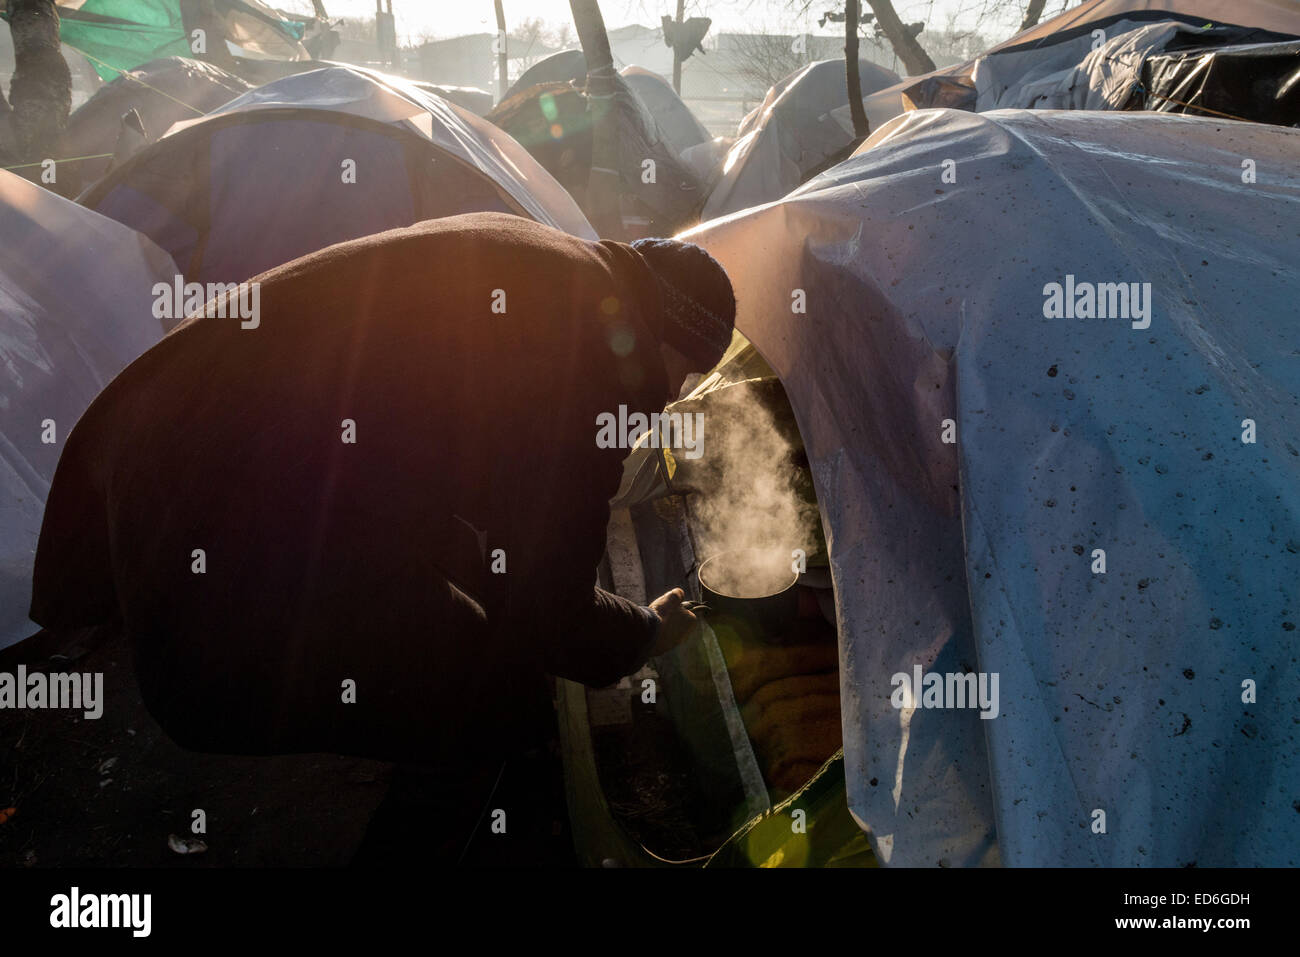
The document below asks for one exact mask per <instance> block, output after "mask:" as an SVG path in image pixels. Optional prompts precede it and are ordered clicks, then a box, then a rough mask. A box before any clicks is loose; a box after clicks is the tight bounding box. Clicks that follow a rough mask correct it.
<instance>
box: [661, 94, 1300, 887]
mask: <svg viewBox="0 0 1300 957" xmlns="http://www.w3.org/2000/svg"><path fill="white" fill-rule="evenodd" d="M1297 156H1300V132H1297V131H1292V130H1287V129H1283V128H1280V127H1271V126H1260V125H1254V124H1244V123H1228V124H1225V123H1224V122H1222V121H1215V120H1208V119H1195V118H1190V117H1179V116H1166V115H1163V114H1131V113H1093V112H1050V111H999V112H993V113H985V114H973V113H966V112H960V111H952V110H925V111H919V112H914V113H909V114H907V115H905V116H902V117H899V118H898V119H896V120H895V121H893V122H891V123H889V124H888V125H887V126H885V127H883V128H882V129H880V130H878V131H877V132H876V133H875V134H874V135H873V136H872V137H871V138H870V139H869V140H868V142H867V143H866V144H864V146H863V147H862V148H861V149H860V150H859V151H858V153H857V154H856V155H855V157H854V158H852V159H851V160H849V161H846V162H844V163H842V164H840V165H839V166H837V167H835V168H833V169H832V170H830V171H828V172H827V173H826V174H825V175H823V176H822V177H819V178H817V179H815V180H813V181H812V182H810V183H808V184H807V185H806V186H805V187H803V188H801V189H800V190H798V191H796V192H795V193H794V194H792V195H791V196H789V197H787V198H786V199H785V200H783V201H782V202H779V203H775V204H772V205H768V206H764V207H760V208H757V209H753V210H749V211H747V212H744V213H741V214H738V215H736V216H732V217H729V218H726V219H723V220H719V221H716V222H714V223H709V224H706V225H705V226H702V227H700V228H699V229H697V230H695V231H692V232H691V233H688V234H687V236H686V238H689V239H691V240H693V241H695V242H698V243H700V244H702V245H703V246H705V247H706V248H708V249H709V250H710V251H711V252H712V253H713V254H714V255H715V256H717V257H719V259H720V260H721V261H722V263H723V264H724V265H725V266H726V268H727V270H728V272H729V273H730V274H731V277H732V280H733V282H734V284H735V286H736V291H737V297H736V298H737V302H738V308H739V313H738V318H737V324H738V327H739V328H740V330H741V331H742V332H743V333H744V334H745V335H747V336H748V337H749V338H750V339H751V340H752V342H753V343H754V345H755V346H756V347H757V348H758V349H759V350H760V351H761V352H762V354H763V355H764V357H765V358H766V359H767V360H768V361H769V362H770V363H771V365H772V366H773V368H774V369H775V370H776V371H777V372H778V374H779V375H780V376H781V378H782V380H783V382H784V384H785V386H786V390H787V393H788V396H789V398H790V402H791V405H792V407H793V409H794V411H795V414H796V417H797V419H798V422H799V425H800V428H801V431H802V433H803V437H804V440H805V446H806V449H807V452H808V456H809V460H810V462H811V464H812V468H813V474H814V479H815V483H816V488H817V494H818V498H819V501H820V506H821V509H822V518H823V524H824V525H825V528H826V531H827V539H828V545H829V550H830V557H831V567H832V574H833V578H834V584H835V590H836V598H837V609H836V610H837V617H838V624H839V628H840V636H841V638H840V641H841V682H842V708H843V720H844V750H845V770H846V774H847V778H848V790H849V799H850V807H851V809H852V811H853V813H854V814H855V816H856V817H857V818H858V820H859V821H860V822H861V823H862V825H863V826H864V828H866V829H868V830H869V832H870V836H871V840H872V845H873V849H874V850H875V852H876V854H877V855H878V857H879V858H880V860H881V861H882V862H884V863H889V864H902V865H936V864H951V865H970V864H978V863H993V862H997V861H1001V862H1003V863H1007V864H1016V865H1056V864H1061V865H1107V866H1182V865H1188V864H1192V863H1195V864H1197V865H1199V866H1210V865H1244V864H1250V865H1262V864H1272V865H1290V866H1294V865H1295V864H1296V863H1297V862H1300V826H1297V820H1298V819H1297V817H1296V813H1295V809H1294V805H1293V802H1294V801H1295V797H1296V794H1297V793H1300V768H1298V767H1297V761H1298V755H1300V747H1298V746H1297V745H1298V744H1300V741H1298V740H1297V735H1298V729H1300V706H1298V705H1297V698H1296V695H1295V689H1296V688H1297V687H1300V665H1298V664H1297V657H1296V655H1295V647H1296V630H1295V629H1296V624H1297V622H1300V448H1298V447H1297V446H1298V445H1300V440H1298V439H1297V438H1296V436H1297V434H1300V431H1298V428H1297V427H1298V426H1300V362H1298V361H1297V357H1300V352H1297V346H1296V343H1297V341H1300V319H1298V318H1297V314H1296V311H1295V303H1296V302H1297V301H1300V269H1297V265H1300V234H1297V232H1296V229H1295V224H1296V223H1297V222H1300V162H1298V161H1297ZM1247 160H1249V163H1247V162H1246V161H1247ZM949 161H951V162H949ZM945 171H948V176H947V177H946V178H945V175H944V174H945ZM954 175H955V181H951V180H952V179H953V177H954ZM1067 276H1073V277H1074V278H1075V280H1077V281H1078V282H1080V283H1083V282H1090V283H1101V282H1115V283H1118V282H1129V283H1150V284H1151V285H1150V287H1149V288H1150V300H1149V301H1150V303H1151V310H1150V324H1149V326H1148V327H1146V328H1135V325H1134V324H1135V323H1136V324H1137V325H1138V326H1141V325H1142V323H1143V320H1142V319H1141V318H1140V316H1138V317H1131V318H1128V319H1125V318H1109V319H1098V318H1080V319H1049V318H1045V311H1044V310H1045V302H1046V296H1045V288H1046V287H1047V285H1048V284H1050V283H1061V284H1065V283H1066V282H1067V281H1069V280H1067V278H1066V277H1067ZM1138 288H1139V290H1141V288H1142V287H1141V286H1139V287H1138ZM795 290H803V291H804V294H805V295H806V302H807V313H806V314H799V313H795V312H793V311H792V303H793V302H795V301H796V300H795V298H794V296H795ZM1108 305H1109V301H1108ZM1116 305H1117V306H1118V305H1119V304H1118V302H1117V303H1116ZM1130 315H1131V316H1132V314H1131V312H1130ZM945 420H951V422H950V423H948V422H945ZM1248 420H1249V421H1248ZM949 424H951V425H952V426H954V427H955V434H954V437H955V440H956V441H955V444H946V443H945V442H944V440H943V436H944V431H945V427H946V426H948V425H949ZM1245 439H1253V440H1254V441H1253V442H1250V441H1244V440H1245ZM1097 550H1102V551H1104V559H1105V571H1104V573H1099V572H1095V571H1094V569H1095V568H1097V567H1098V566H1097V562H1098V559H1099V558H1100V557H1101V555H1100V552H1099V551H1097ZM914 666H920V667H921V668H922V669H923V671H925V672H938V673H940V674H947V673H953V674H962V673H966V672H969V671H977V672H984V673H986V674H997V675H998V676H999V693H998V715H997V717H996V718H993V719H988V720H984V719H981V718H980V717H979V716H978V711H977V710H975V709H970V708H948V709H942V708H931V707H912V706H910V705H914V704H916V702H910V703H909V702H907V701H903V702H902V703H903V704H904V705H906V706H905V707H903V708H901V709H896V708H895V707H894V706H893V705H892V704H891V694H892V693H893V692H894V685H893V684H892V682H891V678H892V676H893V675H894V674H896V673H903V674H907V675H911V674H912V673H913V668H914ZM1246 682H1250V683H1253V685H1250V684H1244V683H1246ZM1251 687H1253V689H1254V695H1255V697H1254V698H1253V699H1252V700H1251V701H1249V702H1247V701H1246V700H1245V699H1244V697H1243V696H1244V695H1246V694H1247V691H1248V690H1249V689H1250V688H1251ZM924 703H925V702H924V701H922V702H920V704H924ZM1098 812H1103V813H1104V815H1105V818H1104V826H1105V832H1104V833H1097V832H1096V830H1095V829H1096V828H1097V827H1099V826H1100V823H1101V818H1100V817H1099V816H1098Z"/></svg>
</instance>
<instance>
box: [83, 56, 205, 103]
mask: <svg viewBox="0 0 1300 957" xmlns="http://www.w3.org/2000/svg"><path fill="white" fill-rule="evenodd" d="M73 49H76V51H77V52H78V53H80V54H81V55H82V56H84V57H85V58H86V59H87V60H92V61H94V62H95V63H98V64H99V65H100V66H102V67H106V68H107V69H109V70H112V71H114V72H115V73H117V74H118V75H119V76H126V74H127V71H126V70H123V69H121V68H119V67H115V66H113V64H111V63H105V62H104V61H103V60H101V59H100V58H99V57H97V56H94V55H93V54H90V53H87V52H86V51H85V50H82V49H80V48H77V47H74V48H73ZM131 80H132V81H134V82H135V83H139V84H140V85H141V86H142V87H144V88H145V89H146V90H153V91H154V92H155V93H157V94H158V95H159V96H163V97H166V98H167V99H169V100H171V101H172V102H173V103H179V104H180V105H181V106H183V107H185V109H187V110H190V111H191V112H193V113H194V114H196V115H198V116H205V115H206V114H205V113H204V112H203V111H202V110H200V109H199V108H198V107H194V106H190V105H189V104H188V103H186V102H185V101H184V100H178V99H177V98H176V97H174V96H172V95H171V94H170V93H164V92H163V91H162V90H160V89H158V88H157V87H156V86H150V85H149V84H148V83H146V82H145V81H144V80H142V79H140V78H139V77H137V76H133V77H131Z"/></svg>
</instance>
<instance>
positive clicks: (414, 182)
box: [79, 67, 595, 283]
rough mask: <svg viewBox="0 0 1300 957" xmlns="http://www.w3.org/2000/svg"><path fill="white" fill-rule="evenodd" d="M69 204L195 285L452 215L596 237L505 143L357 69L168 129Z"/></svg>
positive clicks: (445, 106) (460, 115)
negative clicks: (162, 258)
mask: <svg viewBox="0 0 1300 957" xmlns="http://www.w3.org/2000/svg"><path fill="white" fill-rule="evenodd" d="M79 201H80V202H82V203H83V204H85V205H86V206H88V207H90V208H91V209H94V210H96V211H98V212H101V213H103V214H105V215H107V216H111V217H112V218H114V219H116V220H118V221H119V222H122V223H124V224H126V225H128V226H131V227H132V228H134V229H137V230H139V231H140V232H142V233H144V234H145V235H147V236H149V237H151V238H152V239H153V240H154V241H155V242H157V243H158V244H159V245H160V246H162V247H163V248H164V249H165V250H167V251H168V252H169V253H170V254H171V256H172V258H173V259H174V260H175V261H176V264H177V266H178V267H179V268H180V269H181V271H182V273H183V274H184V276H185V278H186V279H187V280H189V281H194V282H201V283H202V282H238V281H241V280H244V279H248V278H249V277H251V276H254V275H257V274H258V273H260V272H263V271H265V270H267V269H270V268H271V267H273V266H278V265H280V264H281V263H285V262H288V261H289V260H291V259H295V258H297V257H298V256H302V255H305V254H306V253H309V252H313V251H315V250H317V249H322V248H324V247H325V246H328V245H331V244H333V243H337V242H342V241H344V240H348V239H354V238H357V237H359V236H364V235H368V234H370V233H374V232H379V231H382V230H385V229H392V228H395V227H398V226H407V225H410V224H411V223H414V222H418V221H420V220H424V219H432V218H437V217H441V216H452V215H456V214H457V213H466V212H475V211H499V212H508V213H514V214H516V215H520V216H526V217H528V218H531V219H535V220H537V221H539V222H543V223H546V224H547V225H551V226H555V227H557V228H559V229H563V230H565V231H567V232H570V233H573V234H575V235H579V236H584V237H586V238H592V239H594V238H595V233H594V232H593V231H592V230H591V227H590V226H589V225H588V223H587V221H586V219H585V218H584V217H583V215H582V213H581V212H580V211H579V209H578V207H577V206H576V204H575V203H574V202H573V200H572V199H571V198H570V197H569V195H568V194H567V193H566V192H564V190H563V188H562V187H560V185H559V184H558V183H556V182H555V180H554V179H552V178H551V176H550V174H548V173H547V172H546V171H545V170H544V169H542V168H541V167H540V166H539V165H538V164H537V163H536V161H534V160H533V158H532V157H531V156H529V155H528V153H527V152H526V151H525V150H524V149H523V148H522V147H520V146H519V145H518V144H517V143H515V142H514V141H513V140H512V139H510V137H509V136H508V135H507V134H505V133H503V132H502V131H501V130H498V129H496V128H495V127H493V126H492V125H491V124H489V123H487V122H485V121H484V120H482V119H480V118H478V117H477V116H474V115H473V114H471V113H469V112H468V111H466V110H463V109H460V108H459V107H456V106H454V105H452V104H450V103H448V102H446V101H445V100H443V99H441V98H439V97H437V96H435V95H433V94H430V93H427V92H425V91H423V90H420V89H418V88H416V87H414V86H413V85H411V84H409V83H406V82H404V81H402V80H400V79H398V78H394V77H389V76H385V75H383V74H379V73H375V72H371V71H368V70H364V69H361V68H357V67H332V68H328V69H322V70H313V71H311V72H308V73H300V74H295V75H293V76H288V77H285V78H284V79H281V80H277V81H275V82H273V83H268V84H266V85H265V86H261V87H258V88H257V89H255V90H251V91H249V92H248V93H245V94H244V95H242V96H240V97H237V98H236V99H234V100H232V101H230V102H229V103H227V104H226V105H225V106H223V107H221V108H220V109H218V110H216V111H214V112H213V113H210V114H208V115H207V116H204V117H201V118H199V119H195V120H192V121H188V122H185V123H178V124H176V125H175V126H173V127H172V129H171V130H170V131H169V132H168V133H167V135H166V136H164V137H163V138H162V139H160V140H158V141H157V142H155V143H153V144H151V145H149V146H148V147H146V148H145V149H143V150H141V151H140V152H139V153H137V154H136V155H135V156H133V157H132V158H131V159H130V160H128V161H127V162H126V163H124V164H123V165H122V166H120V167H118V168H117V169H115V170H113V171H112V172H111V173H110V174H109V175H108V176H107V177H105V178H104V179H103V180H101V181H100V182H99V183H97V184H95V185H94V186H93V187H91V188H90V189H89V190H88V191H87V192H86V193H84V194H83V195H82V196H81V197H80V199H79Z"/></svg>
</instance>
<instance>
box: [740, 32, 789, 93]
mask: <svg viewBox="0 0 1300 957" xmlns="http://www.w3.org/2000/svg"><path fill="white" fill-rule="evenodd" d="M731 42H732V47H731V50H729V51H728V53H729V55H730V62H729V63H728V66H729V68H730V71H729V72H732V73H734V74H735V75H736V76H737V77H738V78H739V79H740V81H741V83H743V84H744V86H745V88H746V90H748V91H750V92H752V93H755V94H757V95H758V96H760V97H761V96H762V95H763V94H765V93H766V92H767V91H768V90H770V89H771V88H772V87H773V86H775V85H776V84H777V83H779V82H780V81H781V80H784V79H785V78H786V77H787V76H789V75H790V74H791V73H793V72H794V71H795V70H799V69H802V68H803V67H805V66H807V65H808V56H807V54H804V53H796V52H794V50H793V49H792V46H791V43H790V38H789V37H786V36H776V35H772V34H768V33H738V34H735V35H734V36H732V37H731Z"/></svg>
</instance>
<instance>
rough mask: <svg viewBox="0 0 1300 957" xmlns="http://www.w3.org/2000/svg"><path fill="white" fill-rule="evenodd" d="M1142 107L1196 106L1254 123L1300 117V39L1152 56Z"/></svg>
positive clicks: (1290, 122) (1291, 122)
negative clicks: (1190, 104) (1191, 104)
mask: <svg viewBox="0 0 1300 957" xmlns="http://www.w3.org/2000/svg"><path fill="white" fill-rule="evenodd" d="M1139 88H1140V90H1141V94H1140V95H1141V101H1140V103H1139V106H1140V107H1141V109H1144V110H1158V111H1160V112H1162V113H1181V112H1185V111H1186V110H1187V109H1188V107H1187V104H1189V103H1194V104H1196V106H1195V107H1194V108H1193V109H1194V110H1195V112H1198V113H1203V114H1205V115H1208V116H1226V117H1236V118H1239V119H1244V120H1251V121H1253V122H1256V123H1275V124H1277V125H1278V126H1295V125H1296V124H1297V123H1300V40H1293V41H1289V42H1280V43H1254V44H1249V45H1236V46H1222V47H1210V48H1204V47H1197V48H1193V49H1184V50H1173V49H1170V48H1166V50H1165V53H1164V54H1163V55H1160V56H1153V57H1150V58H1149V59H1147V60H1146V62H1144V63H1143V64H1142V75H1141V79H1140V80H1139Z"/></svg>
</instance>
